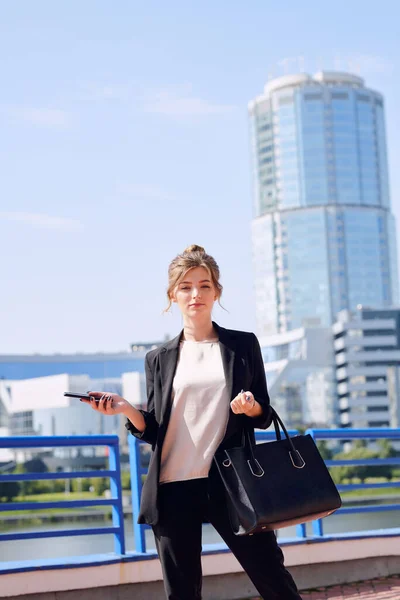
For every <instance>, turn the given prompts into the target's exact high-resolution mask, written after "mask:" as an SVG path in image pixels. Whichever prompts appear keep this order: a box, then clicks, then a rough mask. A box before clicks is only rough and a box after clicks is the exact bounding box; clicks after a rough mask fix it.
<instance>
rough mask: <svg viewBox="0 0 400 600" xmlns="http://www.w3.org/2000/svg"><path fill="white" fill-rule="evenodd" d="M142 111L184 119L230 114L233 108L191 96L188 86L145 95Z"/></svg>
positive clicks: (164, 89)
mask: <svg viewBox="0 0 400 600" xmlns="http://www.w3.org/2000/svg"><path fill="white" fill-rule="evenodd" d="M143 109H144V111H145V112H147V113H153V114H159V115H165V116H167V117H174V118H185V117H207V116H211V115H222V114H230V113H232V112H233V111H234V110H235V107H234V106H232V105H229V104H215V103H212V102H209V101H208V100H204V99H203V98H199V97H197V96H193V95H192V94H191V90H190V86H180V87H177V88H163V89H160V90H157V91H155V92H153V93H152V94H147V98H146V99H145V101H144V106H143Z"/></svg>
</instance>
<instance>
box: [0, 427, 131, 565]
mask: <svg viewBox="0 0 400 600" xmlns="http://www.w3.org/2000/svg"><path fill="white" fill-rule="evenodd" d="M82 446H105V447H107V448H108V460H109V465H108V466H109V468H108V469H107V470H104V469H103V470H96V471H68V472H67V471H64V472H57V473H15V474H10V475H4V474H2V475H0V480H1V482H7V481H36V480H46V479H47V480H49V479H78V478H81V477H109V478H110V491H111V498H109V499H106V498H99V499H96V500H66V501H58V502H56V501H55V502H2V503H1V504H0V511H6V512H7V511H16V510H17V511H22V510H32V509H35V510H45V509H50V508H87V507H92V506H111V510H112V527H90V528H89V527H87V528H83V529H61V530H46V531H30V532H17V533H3V534H0V542H6V541H10V540H29V539H35V538H51V537H64V536H77V535H100V534H104V533H107V534H113V535H114V551H115V553H116V554H125V535H124V516H123V510H122V487H121V469H120V460H119V439H118V436H116V435H86V436H79V435H77V436H74V435H73V436H27V437H24V436H16V437H7V438H1V437H0V448H14V449H17V448H19V449H20V448H60V447H82Z"/></svg>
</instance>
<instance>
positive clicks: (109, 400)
mask: <svg viewBox="0 0 400 600" xmlns="http://www.w3.org/2000/svg"><path fill="white" fill-rule="evenodd" d="M88 394H89V396H91V398H90V400H87V399H86V398H81V401H82V402H85V404H89V405H90V406H91V407H92V408H93V410H96V411H97V412H99V413H102V414H103V415H118V414H123V413H125V412H126V411H127V410H128V409H129V408H130V409H132V408H133V407H132V405H131V404H129V402H128V401H127V400H125V398H122V397H121V396H118V394H114V393H111V392H88Z"/></svg>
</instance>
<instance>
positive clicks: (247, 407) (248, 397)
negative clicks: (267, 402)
mask: <svg viewBox="0 0 400 600" xmlns="http://www.w3.org/2000/svg"><path fill="white" fill-rule="evenodd" d="M255 402H256V400H255V398H254V396H253V394H252V393H251V392H241V393H240V394H238V395H237V396H236V397H235V398H234V399H233V400H232V402H231V409H232V412H234V413H235V415H240V414H245V415H246V414H248V413H249V412H251V411H252V410H253V408H254V405H255Z"/></svg>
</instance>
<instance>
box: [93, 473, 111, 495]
mask: <svg viewBox="0 0 400 600" xmlns="http://www.w3.org/2000/svg"><path fill="white" fill-rule="evenodd" d="M109 487H110V486H109V482H108V479H107V478H106V477H96V481H95V484H94V491H95V493H96V495H97V496H102V495H103V494H104V492H105V491H106V490H108V489H109Z"/></svg>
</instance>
